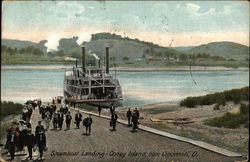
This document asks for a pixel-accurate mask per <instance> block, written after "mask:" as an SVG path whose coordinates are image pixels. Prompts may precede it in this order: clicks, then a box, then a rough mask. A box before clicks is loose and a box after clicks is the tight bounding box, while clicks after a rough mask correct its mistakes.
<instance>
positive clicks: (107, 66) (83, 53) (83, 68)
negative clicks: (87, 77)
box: [82, 46, 109, 74]
mask: <svg viewBox="0 0 250 162" xmlns="http://www.w3.org/2000/svg"><path fill="white" fill-rule="evenodd" d="M99 67H100V59H99ZM82 71H83V72H86V65H85V47H84V46H82ZM106 73H107V74H109V47H106Z"/></svg>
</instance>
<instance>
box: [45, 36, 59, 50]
mask: <svg viewBox="0 0 250 162" xmlns="http://www.w3.org/2000/svg"><path fill="white" fill-rule="evenodd" d="M47 40H48V41H47V43H45V46H46V47H47V52H49V51H52V50H57V47H58V45H59V40H60V37H59V36H58V35H55V34H53V35H49V36H48V38H47Z"/></svg>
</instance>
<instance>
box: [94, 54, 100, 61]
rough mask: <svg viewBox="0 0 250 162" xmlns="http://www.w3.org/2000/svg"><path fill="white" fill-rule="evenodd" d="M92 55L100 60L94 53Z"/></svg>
mask: <svg viewBox="0 0 250 162" xmlns="http://www.w3.org/2000/svg"><path fill="white" fill-rule="evenodd" d="M92 55H93V56H94V57H95V59H97V60H100V58H99V57H98V56H97V55H96V54H95V53H94V54H92Z"/></svg>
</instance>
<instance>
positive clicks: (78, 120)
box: [75, 110, 82, 129]
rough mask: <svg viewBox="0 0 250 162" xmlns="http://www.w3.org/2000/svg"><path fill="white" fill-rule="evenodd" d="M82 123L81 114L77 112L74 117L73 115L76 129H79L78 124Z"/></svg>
mask: <svg viewBox="0 0 250 162" xmlns="http://www.w3.org/2000/svg"><path fill="white" fill-rule="evenodd" d="M81 121H82V114H81V113H80V111H79V110H78V111H77V113H76V115H75V124H76V128H78V129H80V122H81Z"/></svg>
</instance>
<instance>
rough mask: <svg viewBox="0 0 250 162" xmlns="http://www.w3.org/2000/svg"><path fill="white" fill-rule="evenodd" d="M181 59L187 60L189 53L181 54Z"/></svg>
mask: <svg viewBox="0 0 250 162" xmlns="http://www.w3.org/2000/svg"><path fill="white" fill-rule="evenodd" d="M179 59H180V60H181V61H187V59H188V57H187V55H185V54H180V56H179Z"/></svg>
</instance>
